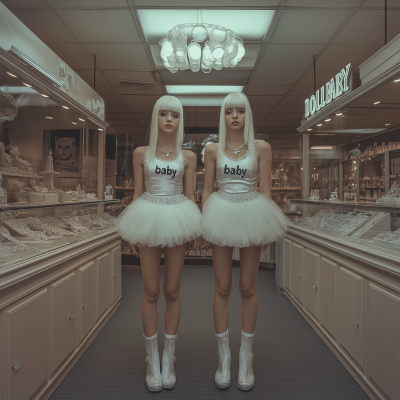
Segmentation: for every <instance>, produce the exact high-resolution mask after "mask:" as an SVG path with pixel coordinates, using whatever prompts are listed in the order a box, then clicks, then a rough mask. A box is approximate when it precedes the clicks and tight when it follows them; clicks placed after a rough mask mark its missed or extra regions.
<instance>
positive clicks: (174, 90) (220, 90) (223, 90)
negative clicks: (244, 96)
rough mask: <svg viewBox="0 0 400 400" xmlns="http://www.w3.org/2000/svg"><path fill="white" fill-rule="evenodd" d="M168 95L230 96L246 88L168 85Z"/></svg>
mask: <svg viewBox="0 0 400 400" xmlns="http://www.w3.org/2000/svg"><path fill="white" fill-rule="evenodd" d="M165 88H166V89H167V93H168V94H229V93H241V92H242V91H243V88H244V86H211V85H166V86H165Z"/></svg>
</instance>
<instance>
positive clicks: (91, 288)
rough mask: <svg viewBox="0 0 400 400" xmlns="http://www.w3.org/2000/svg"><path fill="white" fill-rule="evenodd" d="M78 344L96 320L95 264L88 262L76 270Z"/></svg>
mask: <svg viewBox="0 0 400 400" xmlns="http://www.w3.org/2000/svg"><path fill="white" fill-rule="evenodd" d="M77 277H78V319H79V342H81V340H82V339H83V338H84V337H85V336H86V334H87V333H88V332H89V331H90V329H91V328H92V326H93V325H94V323H95V320H96V311H97V290H96V285H93V282H95V281H96V264H95V262H94V261H90V262H88V263H87V264H85V265H83V266H82V267H80V268H78V270H77Z"/></svg>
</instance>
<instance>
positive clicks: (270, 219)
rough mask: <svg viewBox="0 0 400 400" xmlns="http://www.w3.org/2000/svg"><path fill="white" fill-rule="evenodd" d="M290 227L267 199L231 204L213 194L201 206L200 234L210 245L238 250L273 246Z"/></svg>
mask: <svg viewBox="0 0 400 400" xmlns="http://www.w3.org/2000/svg"><path fill="white" fill-rule="evenodd" d="M290 224H291V222H290V220H289V218H287V217H286V215H285V214H284V213H283V212H282V210H281V209H280V208H279V207H278V205H277V204H276V203H275V202H274V201H273V200H271V199H270V198H269V197H267V196H263V195H259V196H256V197H255V198H254V199H252V200H249V201H243V202H232V201H228V200H225V199H223V198H221V197H220V195H219V194H218V193H216V192H215V193H213V194H212V195H211V196H210V197H209V198H208V199H207V201H206V202H205V204H204V207H203V217H202V220H201V231H202V236H203V238H204V239H206V240H208V241H209V242H210V243H213V244H217V245H219V246H229V247H239V248H240V247H250V246H259V245H264V244H267V243H272V242H275V241H277V240H278V239H280V238H282V237H283V235H284V234H285V232H286V231H287V229H288V226H289V225H290Z"/></svg>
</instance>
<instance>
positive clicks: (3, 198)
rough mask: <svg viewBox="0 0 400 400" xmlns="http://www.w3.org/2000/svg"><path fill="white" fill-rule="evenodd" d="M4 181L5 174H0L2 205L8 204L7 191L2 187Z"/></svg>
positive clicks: (0, 203)
mask: <svg viewBox="0 0 400 400" xmlns="http://www.w3.org/2000/svg"><path fill="white" fill-rule="evenodd" d="M2 181H3V175H0V206H4V205H6V204H7V191H6V189H3V188H2V187H1V183H2Z"/></svg>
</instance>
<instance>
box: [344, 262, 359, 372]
mask: <svg viewBox="0 0 400 400" xmlns="http://www.w3.org/2000/svg"><path fill="white" fill-rule="evenodd" d="M339 275H340V279H339V282H340V283H339V304H340V306H339V307H340V308H339V310H338V312H339V345H340V346H341V347H342V348H343V350H344V351H345V352H347V354H348V355H349V356H350V357H351V358H352V359H353V360H354V361H355V362H356V363H357V364H358V365H359V366H360V367H361V368H363V366H364V349H363V346H364V331H365V325H364V278H363V277H362V276H360V275H358V274H355V273H354V272H351V271H350V270H348V269H346V268H343V267H340V272H339Z"/></svg>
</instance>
